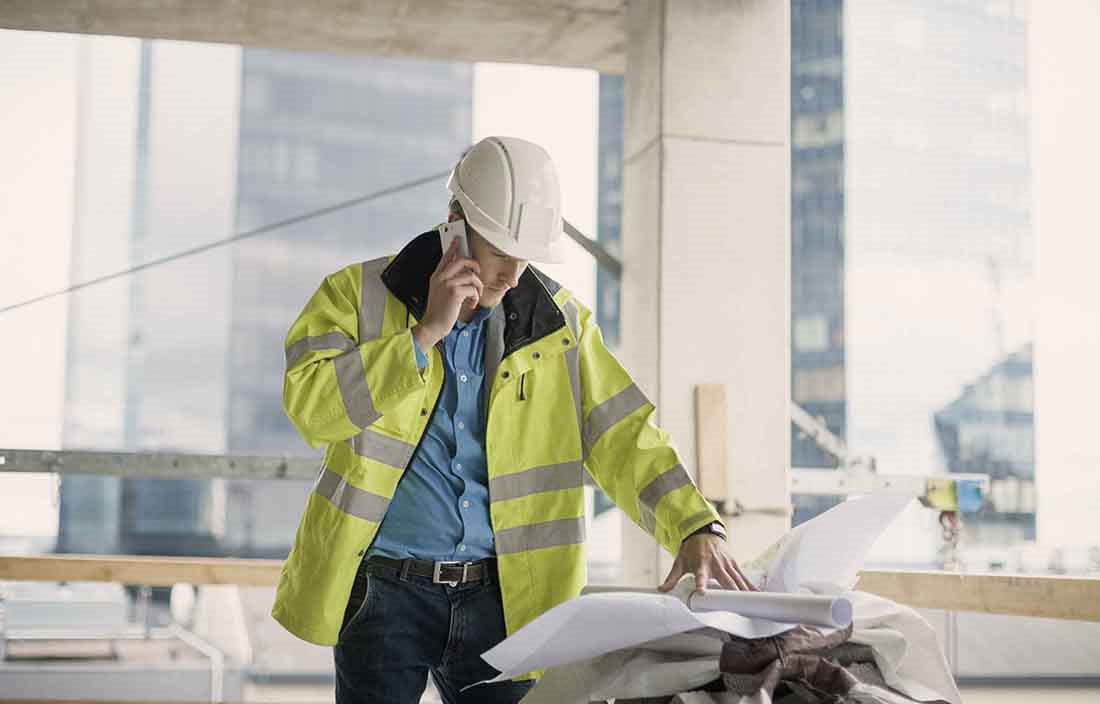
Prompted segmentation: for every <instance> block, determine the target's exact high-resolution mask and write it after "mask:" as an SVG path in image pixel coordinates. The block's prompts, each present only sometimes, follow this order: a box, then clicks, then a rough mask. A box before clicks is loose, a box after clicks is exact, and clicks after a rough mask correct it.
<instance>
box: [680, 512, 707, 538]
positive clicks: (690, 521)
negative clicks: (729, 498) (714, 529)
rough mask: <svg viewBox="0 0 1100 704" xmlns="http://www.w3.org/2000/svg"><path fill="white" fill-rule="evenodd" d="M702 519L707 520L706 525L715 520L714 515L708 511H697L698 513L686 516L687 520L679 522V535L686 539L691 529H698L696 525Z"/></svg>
mask: <svg viewBox="0 0 1100 704" xmlns="http://www.w3.org/2000/svg"><path fill="white" fill-rule="evenodd" d="M704 518H707V519H709V520H708V521H707V523H710V522H711V521H713V520H715V519H714V514H713V513H711V512H710V511H699V512H698V513H693V514H691V515H690V516H688V517H687V518H685V519H684V520H682V521H680V526H679V528H680V535H682V536H684V537H685V538H686V537H687V532H688V531H689V530H691V529H693V528H696V529H697V528H699V525H698V523H699V521H701V520H703V519H704Z"/></svg>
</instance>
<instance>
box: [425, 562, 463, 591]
mask: <svg viewBox="0 0 1100 704" xmlns="http://www.w3.org/2000/svg"><path fill="white" fill-rule="evenodd" d="M445 565H462V581H466V565H465V564H463V563H461V562H459V561H457V560H448V561H440V562H437V563H435V566H434V567H432V581H433V582H435V583H436V584H449V585H451V586H452V587H457V586H458V582H457V581H455V582H451V581H449V580H445V579H440V578H439V572H440V570H442V569H443V567H444V566H445Z"/></svg>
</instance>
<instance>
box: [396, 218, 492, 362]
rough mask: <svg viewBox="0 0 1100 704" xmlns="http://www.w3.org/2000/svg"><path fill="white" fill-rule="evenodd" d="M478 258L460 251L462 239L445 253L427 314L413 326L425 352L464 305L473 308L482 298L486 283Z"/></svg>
mask: <svg viewBox="0 0 1100 704" xmlns="http://www.w3.org/2000/svg"><path fill="white" fill-rule="evenodd" d="M480 273H481V267H480V266H479V265H478V263H477V260H476V259H472V258H470V257H464V256H462V255H461V254H460V252H459V239H458V238H457V237H456V238H455V239H453V240H452V241H451V246H450V247H448V248H447V251H445V252H444V253H443V256H442V257H441V258H440V259H439V264H437V265H436V267H435V271H434V272H432V277H431V280H430V283H429V284H428V305H427V307H426V309H425V311H424V317H423V318H422V319H421V320H420V322H419V323H417V324H416V325H414V326H413V329H412V332H413V337H415V338H416V342H417V344H419V345H420V349H422V350H424V351H425V352H426V351H428V350H429V349H431V348H432V347H434V346H435V344H436V343H437V342H439V341H440V340H442V339H443V338H444V337H446V336H447V333H449V332H450V331H451V328H453V327H454V325H455V321H456V320H458V316H459V313H460V312H461V310H462V307H463V306H467V310H469V311H471V312H472V311H473V310H475V309H476V308H477V306H478V303H479V302H480V301H481V293H482V291H483V289H484V285H483V284H482V283H481V278H480V276H479V274H480Z"/></svg>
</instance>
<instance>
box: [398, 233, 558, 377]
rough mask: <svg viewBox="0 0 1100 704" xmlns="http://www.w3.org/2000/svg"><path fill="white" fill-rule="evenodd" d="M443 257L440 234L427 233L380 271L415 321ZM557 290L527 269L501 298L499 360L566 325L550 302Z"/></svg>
mask: <svg viewBox="0 0 1100 704" xmlns="http://www.w3.org/2000/svg"><path fill="white" fill-rule="evenodd" d="M442 256H443V248H442V245H441V244H440V240H439V231H438V230H428V231H427V232H425V233H423V234H421V235H418V236H417V237H416V238H415V239H413V240H412V241H411V242H409V243H408V244H407V245H405V246H404V248H402V250H401V251H400V252H399V253H398V254H397V256H395V257H394V258H393V260H392V261H391V262H390V263H389V265H387V266H386V268H385V269H384V270H383V271H382V282H383V283H385V284H386V288H388V289H389V290H390V293H392V294H393V295H394V296H395V297H396V298H397V300H399V301H401V302H402V303H403V304H405V306H406V307H407V308H408V309H409V310H410V311H411V312H412V313H413V315H415V316H416V318H417V320H419V319H421V318H423V317H424V308H425V306H426V305H427V303H428V285H429V282H430V280H431V276H432V272H434V271H435V267H436V265H437V264H438V263H439V259H440V257H442ZM560 289H561V286H560V285H559V284H558V283H557V282H556V281H554V280H553V279H551V278H550V277H548V276H547V275H546V274H544V273H542V272H541V271H539V270H538V269H536V268H535V267H533V266H531V265H528V266H527V269H526V270H525V271H524V272H523V275H522V276H520V278H519V285H518V286H516V287H515V288H513V289H511V290H510V291H508V292H507V293H506V294H504V298H503V300H502V301H501V303H500V306H498V307H500V308H502V309H503V314H504V318H505V320H504V350H503V355H502V357H507V356H508V355H509V354H511V353H512V352H514V351H515V350H517V349H519V348H521V347H523V346H524V345H529V344H531V343H532V342H535V341H537V340H540V339H542V338H543V337H545V336H547V335H549V334H550V333H552V332H554V331H556V330H559V329H560V328H562V327H563V326H564V325H565V316H564V315H563V314H562V312H561V309H560V308H558V305H557V304H556V303H554V298H553V295H554V294H555V293H557V292H558V291H559V290H560ZM495 315H496V311H494V316H495Z"/></svg>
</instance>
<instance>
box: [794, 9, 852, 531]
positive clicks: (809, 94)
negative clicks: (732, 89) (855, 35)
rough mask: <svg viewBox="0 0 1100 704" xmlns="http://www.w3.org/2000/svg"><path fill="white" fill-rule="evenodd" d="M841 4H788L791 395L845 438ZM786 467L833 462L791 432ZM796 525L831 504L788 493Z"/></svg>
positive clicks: (824, 465) (802, 436)
mask: <svg viewBox="0 0 1100 704" xmlns="http://www.w3.org/2000/svg"><path fill="white" fill-rule="evenodd" d="M843 20H844V5H843V2H842V0H822V1H820V2H818V1H817V0H793V2H792V3H791V398H792V400H793V401H794V402H795V403H797V404H799V405H800V406H802V407H803V408H804V409H806V411H807V412H809V413H810V414H811V415H813V416H815V417H817V418H819V419H820V420H822V421H823V422H824V423H825V425H826V426H827V427H828V428H829V430H830V431H831V432H832V433H833V434H834V435H836V436H837V437H839V438H841V439H842V440H843V439H844V438H845V436H846V435H847V392H846V387H845V347H844V344H845V319H844V273H845V270H844V165H845V162H844V52H843V25H844V21H843ZM791 433H792V435H791V466H792V467H800V468H829V467H834V466H836V461H835V460H834V459H833V458H832V457H830V456H829V455H827V454H826V453H824V452H822V450H821V449H820V448H818V446H817V445H816V444H815V443H814V442H813V440H812V439H811V438H810V437H809V436H807V435H805V434H804V433H802V432H800V431H799V430H798V429H797V428H795V427H793V426H792V428H791ZM792 501H793V504H794V509H795V513H794V516H793V519H792V520H793V522H794V523H795V524H796V525H797V524H798V523H801V522H803V521H805V520H807V519H809V518H812V517H814V516H816V515H817V514H819V513H821V512H822V511H824V510H826V509H828V508H829V507H831V506H833V505H835V504H836V503H837V501H838V499H836V498H833V497H827V496H800V495H795V496H793V497H792Z"/></svg>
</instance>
